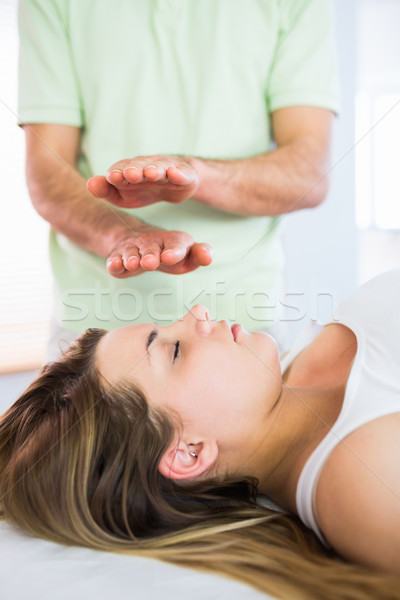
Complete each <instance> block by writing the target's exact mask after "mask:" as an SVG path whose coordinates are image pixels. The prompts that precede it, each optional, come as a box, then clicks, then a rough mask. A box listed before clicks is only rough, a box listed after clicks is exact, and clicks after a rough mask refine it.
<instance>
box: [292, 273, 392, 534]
mask: <svg viewBox="0 0 400 600" xmlns="http://www.w3.org/2000/svg"><path fill="white" fill-rule="evenodd" d="M399 312H400V269H396V270H394V271H388V272H387V273H384V274H382V275H379V276H378V277H375V278H374V279H372V280H371V281H369V282H368V283H366V284H364V285H363V286H361V287H360V288H359V289H358V290H357V291H356V292H355V293H354V294H353V295H352V296H350V298H349V299H348V300H346V301H345V302H343V303H342V304H341V305H340V306H339V308H338V309H337V310H336V312H335V316H334V321H331V323H338V324H342V325H346V326H347V327H348V328H349V329H351V330H352V331H353V332H354V334H355V335H356V337H357V344H358V347H357V353H356V356H355V359H354V362H353V366H352V369H351V372H350V376H349V378H348V381H347V385H346V391H345V397H344V401H343V406H342V410H341V412H340V414H339V417H338V418H337V420H336V422H335V424H334V425H333V427H332V428H331V430H330V431H329V433H328V434H327V435H326V436H325V438H324V439H323V440H322V442H321V443H320V444H319V446H318V447H317V448H316V449H315V450H314V452H313V453H312V454H311V456H310V457H309V459H308V460H307V462H306V464H305V465H304V468H303V470H302V472H301V474H300V478H299V481H298V483H297V491H296V506H297V511H298V514H299V517H300V519H301V520H302V521H303V523H305V525H307V526H308V527H309V528H310V529H312V530H313V531H314V532H315V533H316V535H317V536H318V537H319V539H320V540H321V541H322V542H324V543H326V542H325V540H324V537H323V535H322V533H321V531H320V529H319V527H318V523H317V521H316V518H315V514H314V509H313V506H314V502H313V499H314V493H315V489H316V483H317V480H318V475H319V473H320V471H321V468H322V466H323V464H324V462H325V461H326V459H327V458H328V456H329V454H330V453H331V452H332V450H333V448H334V447H335V446H337V445H338V444H339V443H340V442H343V443H346V441H345V438H346V436H347V435H349V434H350V433H351V432H352V431H354V430H355V429H357V428H359V427H361V426H362V425H364V424H366V423H368V422H369V421H373V420H374V419H377V418H379V417H383V416H385V415H388V414H391V413H396V412H400V314H399ZM327 324H328V323H327ZM322 328H323V325H321V324H317V323H315V322H314V323H311V324H310V325H309V326H308V327H306V328H305V330H303V332H302V333H301V334H300V335H299V337H298V338H297V340H296V341H295V344H294V346H293V348H292V350H291V351H290V352H289V354H287V355H286V357H284V359H283V360H282V363H281V366H282V373H283V372H284V371H285V370H286V369H287V367H288V366H289V365H290V363H291V362H292V361H293V359H294V358H295V357H296V356H297V355H298V354H299V353H300V352H301V351H302V350H303V349H304V348H305V347H306V346H308V345H309V344H310V342H311V341H312V340H313V339H314V338H315V337H316V335H318V333H320V331H321V330H322Z"/></svg>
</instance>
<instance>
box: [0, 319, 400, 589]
mask: <svg viewBox="0 0 400 600" xmlns="http://www.w3.org/2000/svg"><path fill="white" fill-rule="evenodd" d="M104 333H105V332H104V331H103V330H99V329H92V330H88V331H87V332H86V333H85V334H83V335H82V336H81V337H80V338H79V340H78V341H77V342H75V343H74V344H73V345H72V346H71V347H70V348H69V350H68V351H67V352H66V353H65V355H64V357H63V358H62V359H60V360H59V361H57V362H55V363H51V364H49V365H46V366H45V367H44V368H43V370H42V372H41V374H40V376H39V377H38V378H37V379H36V380H35V381H34V382H33V383H32V384H31V386H30V387H29V388H28V389H27V390H26V391H25V392H24V393H23V394H22V395H21V396H20V398H19V399H18V400H17V401H16V402H15V404H14V405H13V406H12V407H11V408H10V409H9V410H8V411H7V412H6V413H4V415H3V416H2V418H1V420H0V502H1V516H3V517H5V518H7V519H8V520H9V521H10V522H12V523H15V524H17V525H18V526H20V527H22V528H24V529H25V530H27V531H29V532H31V533H32V534H34V535H35V536H38V537H42V538H44V539H47V540H51V541H55V542H59V543H64V544H72V545H78V546H86V547H89V548H95V549H98V550H103V551H111V552H122V553H130V554H135V555H141V556H145V557H151V558H155V559H159V560H163V561H167V562H171V563H174V564H177V565H183V566H187V567H192V568H196V569H201V570H204V571H209V572H214V573H220V574H224V575H226V576H229V577H232V578H234V579H237V580H239V581H241V582H244V583H247V584H250V585H252V586H253V587H255V588H257V589H259V590H261V591H263V592H267V593H269V594H271V595H273V596H275V597H276V598H282V599H290V600H293V599H299V600H302V599H307V600H308V599H315V600H317V599H318V600H320V599H321V598H324V600H331V599H332V600H333V599H336V600H339V599H340V600H346V599H347V600H362V599H367V598H371V597H372V598H380V599H382V600H384V599H391V600H393V599H395V598H398V599H400V586H399V581H395V580H394V579H391V578H389V577H386V576H384V575H379V574H374V573H370V572H368V571H367V569H363V568H361V567H356V566H354V565H350V564H346V563H344V562H342V561H341V560H339V559H338V558H336V557H333V556H331V555H329V554H328V553H327V552H326V551H325V550H324V549H323V548H322V547H321V546H320V544H319V542H318V541H317V539H316V538H315V536H314V535H313V534H312V533H311V532H309V531H308V530H307V529H306V528H305V527H303V526H302V525H301V524H300V522H299V521H298V520H297V519H296V518H295V517H292V516H289V515H287V514H283V513H279V512H274V511H271V510H269V509H267V508H264V507H262V506H260V505H259V503H258V502H257V484H256V482H255V481H253V480H250V479H249V480H243V481H226V482H223V483H221V482H220V481H207V482H202V483H193V484H191V485H185V486H183V485H177V484H176V483H175V482H174V481H172V480H170V479H167V478H165V477H163V476H162V475H161V474H160V473H159V471H158V464H159V461H160V459H161V457H162V455H163V453H164V451H165V450H166V448H167V447H168V445H169V444H170V442H171V440H172V438H173V434H174V428H175V426H176V424H175V423H174V421H173V419H172V418H171V417H170V416H169V415H167V414H165V413H164V412H163V411H160V410H157V411H155V410H154V409H150V408H149V405H148V403H147V401H146V399H145V397H144V395H143V394H142V393H141V391H140V390H139V389H137V388H135V386H134V385H132V384H129V386H128V385H126V384H125V385H120V386H118V387H116V388H113V389H111V388H110V387H109V386H106V385H105V384H104V382H103V381H102V379H101V378H100V376H99V374H98V373H97V370H96V367H95V363H94V356H95V349H96V345H97V343H98V341H99V340H100V338H101V337H102V336H103V335H104Z"/></svg>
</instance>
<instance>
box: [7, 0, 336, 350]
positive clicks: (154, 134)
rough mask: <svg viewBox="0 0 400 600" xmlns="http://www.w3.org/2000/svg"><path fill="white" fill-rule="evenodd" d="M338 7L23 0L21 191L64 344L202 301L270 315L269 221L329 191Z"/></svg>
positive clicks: (285, 2)
mask: <svg viewBox="0 0 400 600" xmlns="http://www.w3.org/2000/svg"><path fill="white" fill-rule="evenodd" d="M331 8H332V7H331V5H330V2H329V0H264V1H262V0H201V2H199V1H197V0H129V1H123V0H118V1H116V2H113V3H110V2H109V0H85V2H82V1H81V0H21V1H20V13H19V23H20V101H19V116H20V121H21V125H23V127H24V130H25V133H26V142H27V182H28V187H29V192H30V195H31V199H32V202H33V204H34V206H35V208H36V210H37V211H38V212H39V214H41V215H42V216H43V217H44V218H45V219H46V220H47V221H48V222H49V223H50V224H51V227H52V230H51V236H50V256H51V263H52V267H53V272H54V279H55V323H56V326H57V328H59V330H60V334H59V335H61V337H66V338H67V339H68V336H70V338H72V337H73V336H75V335H76V334H77V333H79V332H80V331H82V330H83V329H85V328H87V327H104V328H107V329H109V328H112V327H116V326H119V325H124V324H126V323H128V322H143V321H156V322H158V323H160V324H162V325H163V324H168V323H170V322H172V321H174V320H176V319H177V318H179V317H180V316H182V315H183V314H184V313H185V312H187V310H189V309H190V307H191V306H193V304H197V303H202V304H206V305H207V306H208V307H209V309H210V311H211V316H212V317H213V318H215V319H221V318H224V319H229V320H231V321H235V322H240V323H242V324H243V325H244V327H245V328H248V329H250V330H254V329H267V328H268V327H270V326H271V325H272V324H273V323H274V322H279V304H280V295H281V293H282V286H283V267H284V257H283V250H282V246H281V239H280V238H281V226H280V222H281V218H280V215H282V214H284V213H287V212H290V211H293V210H298V209H301V208H308V207H313V206H316V205H318V204H319V203H320V202H321V201H322V200H323V198H324V197H325V195H326V192H327V179H326V172H327V161H328V155H329V147H330V134H331V126H332V120H333V114H334V112H336V111H337V109H338V99H337V89H336V75H335V60H334V51H333V42H332V14H331ZM106 174H107V177H105V175H106ZM93 176H95V177H93ZM88 180H90V181H89V183H88V184H87V181H88ZM87 186H88V187H87ZM213 252H214V255H213ZM276 333H277V334H278V338H279V331H278V332H276ZM57 335H58V334H57Z"/></svg>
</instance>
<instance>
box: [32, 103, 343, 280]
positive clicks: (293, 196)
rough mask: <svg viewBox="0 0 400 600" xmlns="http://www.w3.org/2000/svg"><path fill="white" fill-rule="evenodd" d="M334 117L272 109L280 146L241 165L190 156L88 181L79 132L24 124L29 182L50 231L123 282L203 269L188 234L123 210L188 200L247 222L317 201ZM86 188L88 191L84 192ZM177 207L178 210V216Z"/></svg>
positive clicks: (203, 246) (207, 254)
mask: <svg viewBox="0 0 400 600" xmlns="http://www.w3.org/2000/svg"><path fill="white" fill-rule="evenodd" d="M332 121H333V114H332V113H331V112H330V111H328V110H325V109H320V108H314V107H306V106H304V107H290V108H285V109H280V110H277V111H275V112H274V113H273V114H272V117H271V124H272V129H273V134H274V138H275V140H276V145H277V147H276V149H275V150H273V151H271V152H268V153H265V154H260V155H257V156H254V157H251V158H246V159H238V160H204V159H200V158H198V157H194V156H185V157H181V156H165V155H155V156H150V157H136V158H129V159H123V160H120V161H119V162H117V163H115V164H114V165H113V166H111V167H110V169H109V170H108V172H107V174H106V176H95V177H93V178H91V179H90V180H89V181H88V182H87V188H88V189H86V182H85V181H84V180H83V178H82V176H81V175H80V174H79V172H78V170H77V158H78V156H79V151H80V143H81V131H80V129H79V128H77V127H71V126H67V125H56V124H43V123H38V124H27V125H25V126H24V128H23V129H24V131H25V136H26V176H27V184H28V190H29V193H30V197H31V200H32V203H33V205H34V207H35V209H36V210H37V212H38V213H39V214H40V215H41V216H42V217H43V218H44V219H45V220H46V221H48V222H49V223H50V224H51V226H52V227H53V229H54V230H56V231H58V232H60V233H63V234H64V235H65V236H67V237H68V238H69V239H71V240H72V241H73V242H75V243H76V244H78V245H79V246H81V247H82V248H84V249H86V250H89V251H90V252H93V253H95V254H97V255H99V256H101V257H103V258H104V259H105V260H106V267H107V270H108V272H109V273H110V274H111V275H113V276H114V277H117V278H126V277H132V276H137V275H140V274H141V273H143V272H145V271H152V270H160V271H162V272H165V273H169V274H183V273H186V272H189V271H193V270H195V269H197V268H198V267H200V266H207V265H209V264H210V263H211V261H212V257H213V251H212V248H211V247H210V246H209V245H208V244H207V243H206V240H205V241H204V242H196V241H195V240H193V238H192V236H191V235H190V232H182V231H166V230H164V229H162V228H159V227H155V226H153V225H152V224H150V223H144V222H143V221H140V220H139V219H136V218H134V217H132V216H131V215H126V214H124V213H121V212H117V211H116V210H115V209H113V205H115V206H117V207H124V208H127V207H132V208H135V207H138V206H145V205H148V204H153V203H155V202H161V201H163V202H170V203H172V204H180V203H182V202H184V201H185V200H187V199H188V198H192V199H194V200H195V201H197V202H200V203H203V204H206V205H208V206H211V207H213V208H216V209H218V210H222V211H226V212H230V213H235V214H241V215H252V216H255V215H259V216H261V215H278V214H283V213H286V212H291V211H294V210H299V209H302V208H310V207H313V206H317V205H318V204H320V203H321V202H322V201H323V199H324V198H325V196H326V193H327V190H328V180H327V172H328V170H329V149H330V142H331V129H332ZM88 190H89V191H88ZM177 210H178V209H177Z"/></svg>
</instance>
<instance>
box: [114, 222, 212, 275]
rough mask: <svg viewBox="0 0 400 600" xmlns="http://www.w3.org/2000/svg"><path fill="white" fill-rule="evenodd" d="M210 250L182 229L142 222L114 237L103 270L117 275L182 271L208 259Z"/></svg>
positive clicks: (178, 273) (201, 264)
mask: <svg viewBox="0 0 400 600" xmlns="http://www.w3.org/2000/svg"><path fill="white" fill-rule="evenodd" d="M212 255H213V250H212V248H211V246H209V245H208V244H198V243H195V242H194V241H193V238H192V236H190V235H189V234H188V233H184V232H183V231H166V230H164V229H159V228H158V227H151V226H149V225H143V227H140V229H139V230H137V231H132V232H131V233H130V234H128V235H127V236H126V237H123V238H122V239H121V240H119V241H118V243H117V244H116V246H115V248H114V249H113V250H112V252H111V253H110V255H109V256H108V258H107V270H108V272H109V273H110V275H113V276H114V277H117V278H119V279H124V278H126V277H132V276H135V275H140V274H141V273H143V272H145V271H155V270H158V271H162V272H163V273H170V274H172V275H182V274H183V273H189V272H190V271H194V270H195V269H197V268H198V267H202V266H207V265H209V264H210V263H211V261H212Z"/></svg>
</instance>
